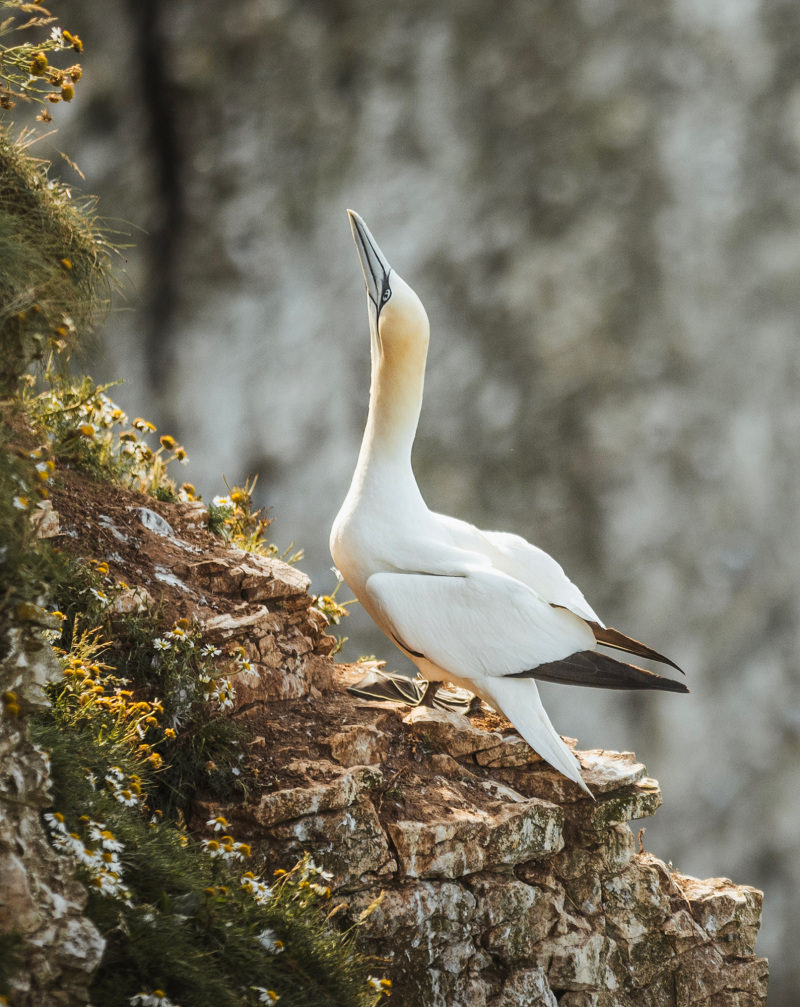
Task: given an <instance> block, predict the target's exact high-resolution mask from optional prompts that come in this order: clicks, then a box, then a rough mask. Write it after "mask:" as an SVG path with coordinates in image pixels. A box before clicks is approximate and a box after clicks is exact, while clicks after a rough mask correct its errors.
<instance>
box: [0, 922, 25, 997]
mask: <svg viewBox="0 0 800 1007" xmlns="http://www.w3.org/2000/svg"><path fill="white" fill-rule="evenodd" d="M21 944H22V935H21V934H20V933H19V931H17V930H12V931H10V932H9V933H7V934H0V997H7V996H8V994H9V993H10V992H11V980H12V979H13V978H14V976H15V975H16V974H17V972H18V971H19V967H20V960H19V954H18V949H19V948H20V945H21Z"/></svg>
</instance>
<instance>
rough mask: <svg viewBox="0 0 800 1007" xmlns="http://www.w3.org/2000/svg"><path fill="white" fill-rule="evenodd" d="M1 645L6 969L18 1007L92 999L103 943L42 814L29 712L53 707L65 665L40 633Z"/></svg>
mask: <svg viewBox="0 0 800 1007" xmlns="http://www.w3.org/2000/svg"><path fill="white" fill-rule="evenodd" d="M3 644H4V646H3V650H4V652H5V653H4V655H3V658H2V661H0V692H2V693H4V694H5V695H6V696H8V694H10V693H13V695H14V696H15V697H16V701H15V702H14V703H13V704H9V703H8V702H6V703H5V704H4V705H5V715H4V716H0V935H8V934H11V933H14V934H16V935H17V936H18V938H19V944H18V945H17V947H16V948H15V956H16V959H17V963H18V964H17V967H16V968H14V969H9V971H11V972H12V974H13V985H14V998H13V1003H14V1005H15V1007H64V1005H67V1004H79V1003H83V1002H86V1001H87V1000H88V995H87V988H88V986H89V983H90V981H91V977H92V974H93V972H94V970H95V968H97V966H98V964H99V963H100V958H101V956H102V954H103V949H104V947H105V941H104V940H103V938H102V937H101V936H100V934H99V932H98V930H97V928H96V927H95V926H94V924H93V923H91V922H90V921H89V920H87V919H85V918H84V917H83V916H82V915H81V913H82V910H83V907H84V906H85V905H86V891H85V890H84V888H83V887H82V886H81V885H80V884H79V883H78V882H77V881H75V880H74V878H73V877H72V876H71V871H70V868H69V864H68V862H66V861H65V858H64V857H62V856H59V855H58V854H57V853H56V852H55V851H54V850H53V849H52V847H51V846H50V842H49V840H48V837H47V835H46V834H45V830H44V828H43V827H42V823H41V820H40V817H39V816H40V812H41V810H42V809H43V808H47V807H48V806H49V805H50V803H51V795H50V792H49V790H50V765H49V760H48V758H47V753H46V752H43V751H42V750H41V748H39V747H38V746H37V745H35V744H33V743H31V742H30V741H28V739H27V735H26V729H25V716H26V715H27V714H30V713H33V712H35V711H36V710H41V709H43V708H45V707H47V706H48V705H49V703H48V700H47V698H46V696H45V694H44V692H43V691H42V690H43V688H44V686H46V685H48V684H49V683H51V682H56V681H58V680H59V679H60V678H61V667H60V665H59V664H58V661H56V659H55V657H54V656H53V652H52V650H51V649H50V647H49V645H47V644H45V643H44V641H43V640H42V639H41V638H40V636H39V634H38V633H36V632H35V631H33V632H30V633H21V632H19V631H14V632H13V634H12V637H11V639H8V640H5V641H3ZM14 706H18V707H19V714H16V711H14V710H13V707H14ZM12 712H13V713H15V714H16V715H10V714H11V713H12ZM3 964H4V965H6V963H3Z"/></svg>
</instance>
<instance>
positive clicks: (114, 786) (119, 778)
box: [105, 766, 142, 808]
mask: <svg viewBox="0 0 800 1007" xmlns="http://www.w3.org/2000/svg"><path fill="white" fill-rule="evenodd" d="M105 783H106V786H107V787H108V789H109V790H110V792H111V794H112V796H113V798H114V800H115V801H118V802H119V803H120V804H123V805H124V806H125V807H126V808H134V807H136V805H138V804H139V800H140V798H141V796H142V779H141V777H140V776H137V775H136V774H135V773H134V774H132V775H131V776H129V777H128V779H127V780H126V779H125V774H124V773H123V772H122V770H121V769H120V768H119V766H111V768H110V769H109V771H108V772H107V773H106V775H105Z"/></svg>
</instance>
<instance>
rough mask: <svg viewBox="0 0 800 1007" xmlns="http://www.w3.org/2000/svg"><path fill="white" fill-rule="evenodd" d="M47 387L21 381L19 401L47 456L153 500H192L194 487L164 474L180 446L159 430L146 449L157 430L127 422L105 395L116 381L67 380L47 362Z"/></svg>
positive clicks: (183, 459)
mask: <svg viewBox="0 0 800 1007" xmlns="http://www.w3.org/2000/svg"><path fill="white" fill-rule="evenodd" d="M44 380H45V382H46V383H47V384H48V386H49V387H47V388H45V389H44V390H43V391H40V392H39V393H38V394H33V386H34V385H35V383H36V382H35V380H34V379H33V378H32V377H31V376H29V375H26V376H25V377H24V378H23V380H22V381H21V391H20V395H21V400H22V404H23V406H24V409H25V412H26V414H27V416H28V419H29V420H30V421H31V422H32V424H33V426H34V429H35V430H36V431H37V433H38V434H39V435H40V436H41V437H42V438H44V439H46V440H48V441H49V442H50V445H51V450H52V453H53V456H54V457H55V458H57V459H59V460H60V461H63V462H65V463H66V464H68V465H73V466H75V467H77V468H80V469H81V470H83V471H84V472H86V473H87V474H88V475H91V476H93V477H94V478H95V479H98V480H103V481H106V482H116V483H119V484H121V485H123V486H128V487H130V488H131V489H135V490H138V491H139V492H141V493H149V494H150V495H151V496H154V497H156V498H157V499H159V500H171V501H174V500H195V499H197V497H196V496H195V494H194V487H193V486H191V485H190V484H189V483H183V485H182V486H181V487H180V488H179V487H178V485H177V483H176V482H175V481H174V480H173V479H171V478H170V476H169V474H168V467H169V466H170V465H171V464H172V463H173V462H176V461H177V462H179V463H180V464H181V465H186V464H187V463H188V461H189V459H188V457H187V455H186V449H185V448H184V447H183V446H182V445H180V444H178V442H177V441H176V440H175V438H174V437H171V436H170V435H169V434H164V435H162V436H161V437H160V438H159V444H158V446H156V447H151V445H150V444H149V443H148V440H149V438H150V436H151V435H153V434H155V433H157V431H156V427H155V425H154V424H153V423H151V422H150V421H149V420H146V419H143V418H142V417H141V416H137V417H136V418H135V419H134V420H133V422H131V421H130V419H129V418H128V415H127V414H126V413H125V412H124V411H123V410H122V409H120V408H119V406H118V405H117V404H116V403H115V402H114V401H112V399H110V398H109V397H108V395H106V392H107V391H108V389H109V388H111V387H113V386H114V385H115V384H119V383H120V382H112V383H110V384H107V385H101V386H97V385H95V383H94V381H92V379H91V378H89V377H82V378H73V377H70V376H66V375H63V374H58V373H55V372H54V371H53V369H52V361H51V365H50V366H48V368H47V370H46V371H45V374H44Z"/></svg>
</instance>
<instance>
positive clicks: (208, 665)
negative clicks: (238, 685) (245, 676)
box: [198, 644, 253, 710]
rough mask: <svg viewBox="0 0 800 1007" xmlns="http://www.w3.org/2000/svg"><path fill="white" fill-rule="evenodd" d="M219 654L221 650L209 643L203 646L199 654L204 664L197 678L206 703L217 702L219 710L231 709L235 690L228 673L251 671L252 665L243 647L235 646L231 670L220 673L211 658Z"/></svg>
mask: <svg viewBox="0 0 800 1007" xmlns="http://www.w3.org/2000/svg"><path fill="white" fill-rule="evenodd" d="M221 655H222V651H221V650H219V648H217V647H214V646H213V645H211V644H207V645H206V646H205V647H203V649H202V650H201V651H200V656H201V657H202V658H204V659H205V664H204V667H203V668H201V670H200V674H199V676H198V680H199V682H200V683H201V685H202V686H203V699H204V700H205V701H206V702H207V703H208V702H214V703H217V704H218V705H219V708H220V710H232V709H233V705H234V700H235V699H236V690H235V689H234V687H233V683H232V682H231V680H230V675H238V674H239V672H242V671H252V670H253V665H252V664H251V663H250V661H249V660H248V658H247V652H246V651H245V649H244V647H237V648H236V650H235V651H234V652H233V670H232V671H231V670H229V672H228V674H227V675H220V674H218V672H217V671H216V669H215V667H214V664H213V659H214V658H216V657H220V656H221Z"/></svg>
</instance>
